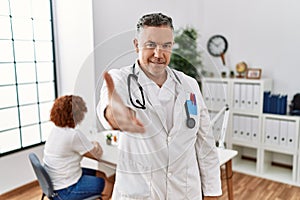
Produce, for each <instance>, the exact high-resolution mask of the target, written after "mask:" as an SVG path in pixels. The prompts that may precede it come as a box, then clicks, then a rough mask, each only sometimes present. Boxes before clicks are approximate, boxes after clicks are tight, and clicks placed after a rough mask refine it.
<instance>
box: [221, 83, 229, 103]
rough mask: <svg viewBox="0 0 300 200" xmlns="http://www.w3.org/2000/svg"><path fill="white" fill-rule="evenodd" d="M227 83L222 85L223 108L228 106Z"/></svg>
mask: <svg viewBox="0 0 300 200" xmlns="http://www.w3.org/2000/svg"><path fill="white" fill-rule="evenodd" d="M227 88H228V87H227V83H223V84H222V107H223V106H225V105H226V104H227Z"/></svg>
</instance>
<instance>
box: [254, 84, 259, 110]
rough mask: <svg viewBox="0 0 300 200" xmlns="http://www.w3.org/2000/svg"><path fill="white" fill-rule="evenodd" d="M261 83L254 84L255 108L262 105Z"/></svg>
mask: <svg viewBox="0 0 300 200" xmlns="http://www.w3.org/2000/svg"><path fill="white" fill-rule="evenodd" d="M259 102H260V85H253V109H255V110H258V109H259V107H260V103H259Z"/></svg>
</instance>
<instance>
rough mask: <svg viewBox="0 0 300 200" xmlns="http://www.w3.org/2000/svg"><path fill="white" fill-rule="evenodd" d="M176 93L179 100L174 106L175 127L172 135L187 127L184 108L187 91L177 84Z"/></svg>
mask: <svg viewBox="0 0 300 200" xmlns="http://www.w3.org/2000/svg"><path fill="white" fill-rule="evenodd" d="M176 92H177V98H176V101H175V105H174V112H173V127H172V129H171V131H170V132H171V133H172V132H174V131H176V130H178V129H181V127H183V126H185V121H186V120H185V119H186V113H185V108H184V103H185V101H186V91H184V89H183V87H182V85H181V84H178V83H177V84H176Z"/></svg>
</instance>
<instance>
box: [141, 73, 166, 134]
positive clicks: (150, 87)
mask: <svg viewBox="0 0 300 200" xmlns="http://www.w3.org/2000/svg"><path fill="white" fill-rule="evenodd" d="M139 71H140V72H139V76H138V77H139V82H140V84H141V86H142V87H143V88H144V90H145V91H144V92H145V99H146V102H149V104H147V106H146V109H150V110H151V111H152V112H153V113H155V114H156V115H157V116H158V118H159V119H160V121H161V123H162V126H163V127H164V129H165V131H166V132H167V131H168V128H167V119H166V115H165V113H164V111H163V108H162V105H161V103H160V102H159V100H158V97H157V95H158V93H157V90H156V89H155V87H157V86H156V85H155V83H154V82H153V81H151V80H150V79H149V78H148V77H147V76H146V75H145V74H144V73H143V72H142V71H141V70H139Z"/></svg>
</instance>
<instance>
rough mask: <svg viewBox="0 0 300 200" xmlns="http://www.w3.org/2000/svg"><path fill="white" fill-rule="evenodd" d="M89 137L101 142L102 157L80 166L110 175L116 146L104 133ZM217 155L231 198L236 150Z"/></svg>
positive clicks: (115, 154)
mask: <svg viewBox="0 0 300 200" xmlns="http://www.w3.org/2000/svg"><path fill="white" fill-rule="evenodd" d="M91 139H93V140H96V141H98V142H99V143H100V144H101V146H102V149H103V155H102V159H101V162H98V161H95V160H92V159H89V158H84V159H83V160H82V163H81V164H82V166H83V167H89V168H92V169H97V170H101V171H103V172H104V173H105V174H106V176H108V177H109V176H111V175H112V174H114V173H115V170H116V165H117V160H118V148H117V147H116V146H113V145H107V144H106V139H105V135H104V133H97V134H96V135H94V136H93V137H92V138H91ZM218 155H219V160H220V166H222V165H224V164H225V171H226V179H227V191H228V199H229V200H233V188H232V159H233V158H234V157H235V156H236V155H237V151H234V150H231V149H221V148H218Z"/></svg>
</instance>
